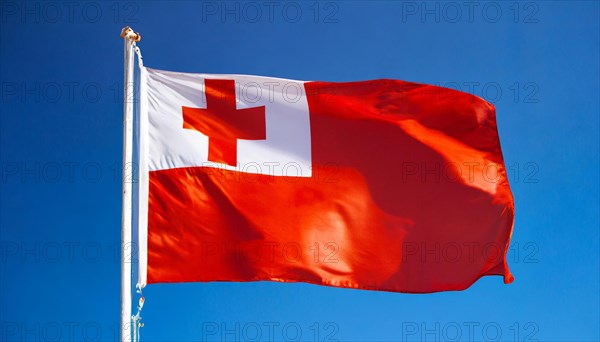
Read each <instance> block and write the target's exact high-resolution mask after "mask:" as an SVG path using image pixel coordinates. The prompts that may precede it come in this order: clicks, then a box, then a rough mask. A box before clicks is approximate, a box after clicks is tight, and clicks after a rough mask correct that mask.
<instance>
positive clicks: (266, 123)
mask: <svg viewBox="0 0 600 342" xmlns="http://www.w3.org/2000/svg"><path fill="white" fill-rule="evenodd" d="M140 78H141V86H140V89H141V90H140V91H141V95H140V101H141V103H140V131H139V132H140V137H139V139H140V141H139V143H140V163H141V164H140V170H141V176H140V208H141V209H140V236H139V241H140V282H141V283H142V284H146V283H148V284H150V283H173V282H209V281H236V282H245V281H261V280H269V281H280V282H305V283H311V284H318V285H328V286H335V287H346V288H355V289H369V290H382V291H394V292H407V293H429V292H437V291H449V290H463V289H466V288H468V287H469V286H471V285H472V284H473V283H474V282H475V281H477V280H478V279H479V278H480V277H482V276H486V275H500V276H503V277H504V282H505V283H510V282H512V279H513V277H512V275H511V273H510V271H509V269H508V265H507V261H506V254H507V251H508V248H509V242H510V237H511V233H512V228H513V217H514V204H513V198H512V194H511V191H510V187H509V183H508V178H507V173H506V169H505V165H504V161H503V156H502V152H501V148H500V142H499V138H498V132H497V127H496V119H495V108H494V106H493V105H491V104H490V103H488V102H486V101H484V100H483V99H481V98H478V97H476V96H473V95H470V94H467V93H463V92H459V91H455V90H451V89H447V88H441V87H437V86H432V85H424V84H418V83H410V82H405V81H398V80H389V79H380V80H372V81H361V82H346V83H330V82H304V81H295V80H288V79H280V78H268V77H258V76H245V75H210V74H192V73H179V72H168V71H161V70H155V69H150V68H144V67H142V72H141V77H140Z"/></svg>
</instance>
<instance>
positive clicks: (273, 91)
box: [142, 68, 311, 177]
mask: <svg viewBox="0 0 600 342" xmlns="http://www.w3.org/2000/svg"><path fill="white" fill-rule="evenodd" d="M145 70H146V72H144V74H145V77H143V79H142V82H145V83H146V92H147V95H146V96H147V101H148V102H147V111H148V119H149V125H148V134H149V140H148V143H149V154H148V163H149V170H150V171H155V170H165V169H172V168H179V167H196V166H211V167H222V168H224V169H227V170H235V171H241V172H248V173H261V174H270V175H274V176H288V175H293V176H304V177H310V175H311V168H310V166H311V149H310V147H311V145H310V124H309V113H308V103H307V99H306V92H305V91H304V82H299V81H291V80H285V79H277V78H267V77H258V76H242V75H207V74H190V73H177V72H168V71H161V70H154V69H148V68H146V69H145ZM205 80H230V81H231V82H229V83H227V82H222V83H215V84H216V86H215V87H212V88H210V87H207V86H206V84H205ZM229 86H231V87H232V89H231V90H233V87H235V102H234V101H233V98H231V99H230V98H228V97H227V91H229V90H230V89H228V87H229ZM213 98H214V101H215V103H214V104H213V103H211V100H212V99H213ZM228 101H230V102H231V103H229V105H231V110H232V113H231V117H230V120H228V121H229V122H230V124H231V125H235V124H236V122H235V121H236V118H237V117H240V119H241V120H242V123H244V124H246V123H247V120H245V117H248V115H249V114H250V113H249V112H248V113H245V112H244V111H243V110H244V109H251V108H253V109H257V110H259V112H258V113H257V115H258V116H263V117H264V118H258V119H259V120H260V119H262V120H264V121H265V123H266V136H264V137H258V138H257V137H250V138H249V139H244V136H243V135H242V136H240V137H238V138H237V139H232V141H230V142H223V143H224V144H228V143H233V144H236V143H237V146H236V150H237V154H236V155H235V156H233V158H235V159H236V164H237V165H236V166H232V165H228V164H225V163H221V162H219V161H215V160H210V158H209V144H211V143H212V141H211V138H214V137H210V136H209V134H210V133H211V131H216V130H218V129H219V128H218V127H216V128H215V127H209V126H210V122H208V123H206V124H204V125H203V124H202V122H201V121H202V119H203V118H202V116H204V115H205V114H204V110H206V109H207V108H208V109H211V108H210V107H211V106H213V105H214V106H216V107H217V110H219V109H223V108H225V107H227V105H228V103H227V102H228ZM217 102H218V103H217ZM184 108H187V110H189V111H190V116H196V118H193V117H192V118H191V119H198V121H199V122H200V124H199V126H200V127H197V128H194V129H183V128H184V123H185V122H184V121H185V120H184V115H183V114H184V112H185V110H184ZM195 109H196V110H195ZM219 115H227V113H219ZM249 126H251V125H249ZM203 128H204V129H205V130H204V131H203ZM240 128H242V127H240ZM263 138H264V139H263ZM298 171H301V174H295V172H296V173H297V172H298Z"/></svg>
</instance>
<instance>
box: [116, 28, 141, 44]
mask: <svg viewBox="0 0 600 342" xmlns="http://www.w3.org/2000/svg"><path fill="white" fill-rule="evenodd" d="M121 38H123V39H125V38H127V39H129V40H131V41H132V42H136V43H137V42H139V41H140V40H142V36H141V35H140V34H139V33H138V32H134V31H133V30H132V29H131V27H129V26H125V27H123V29H122V30H121Z"/></svg>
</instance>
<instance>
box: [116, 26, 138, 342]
mask: <svg viewBox="0 0 600 342" xmlns="http://www.w3.org/2000/svg"><path fill="white" fill-rule="evenodd" d="M121 38H123V40H124V46H125V59H124V62H125V75H124V84H123V86H124V87H123V172H122V175H121V176H122V178H121V181H122V190H123V193H122V210H121V321H120V338H121V341H122V342H128V341H131V328H132V324H131V261H132V260H131V258H132V257H133V253H132V250H133V249H132V244H131V239H132V229H131V224H132V222H131V217H132V176H133V164H132V162H133V160H132V159H133V91H134V87H133V63H134V59H133V57H134V56H133V46H134V44H135V42H138V41H140V38H141V37H140V35H139V34H138V33H136V32H134V31H133V30H132V29H131V28H130V27H128V26H127V27H125V28H123V30H122V31H121ZM128 170H129V171H128Z"/></svg>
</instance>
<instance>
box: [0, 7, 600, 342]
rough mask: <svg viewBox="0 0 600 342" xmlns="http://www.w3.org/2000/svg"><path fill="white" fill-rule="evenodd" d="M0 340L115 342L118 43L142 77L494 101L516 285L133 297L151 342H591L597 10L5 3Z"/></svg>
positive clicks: (162, 290) (246, 287)
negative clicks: (412, 87)
mask: <svg viewBox="0 0 600 342" xmlns="http://www.w3.org/2000/svg"><path fill="white" fill-rule="evenodd" d="M0 9H1V11H0V15H1V17H0V21H1V30H0V44H1V46H0V78H1V86H2V88H1V96H2V97H1V102H0V111H1V125H0V132H1V137H0V141H1V145H0V151H1V156H0V158H1V166H2V169H1V171H2V174H1V180H0V181H1V185H0V186H1V194H0V199H1V207H0V208H1V212H0V232H1V243H2V245H1V247H2V250H1V253H0V254H1V258H2V259H1V263H0V266H1V275H0V299H1V303H2V305H1V306H0V314H1V319H0V320H1V324H2V326H1V329H2V331H1V333H2V340H9V341H12V340H36V339H37V340H42V341H43V340H61V341H68V340H114V338H115V333H116V328H117V325H116V324H117V322H118V319H119V267H120V266H119V262H118V255H117V254H116V252H117V251H118V244H119V239H120V218H121V203H120V200H121V197H120V193H121V183H120V179H119V175H118V170H119V169H120V167H121V144H122V103H121V97H122V95H121V92H122V91H121V90H122V83H123V70H122V69H123V47H122V44H123V43H122V40H121V39H120V38H119V36H118V35H119V33H120V30H121V28H122V27H123V26H125V25H131V26H133V27H134V29H135V30H136V31H139V32H140V33H141V34H142V37H143V39H142V42H141V43H140V47H141V48H142V52H143V54H144V61H145V64H146V65H147V66H150V67H153V68H157V69H165V70H174V71H187V72H205V73H238V74H255V75H266V76H275V77H283V78H292V79H300V80H325V81H350V80H366V79H376V78H395V79H402V80H407V81H414V82H422V83H430V84H439V85H443V86H449V87H451V88H455V89H461V90H463V91H470V92H472V93H474V94H475V95H478V96H481V97H484V98H485V99H487V100H488V101H490V102H493V103H494V105H495V106H496V108H497V120H498V128H499V133H500V138H501V143H502V148H503V152H504V157H505V161H506V164H507V168H508V170H509V175H510V181H511V187H512V190H513V193H514V196H515V205H516V222H515V229H514V235H513V240H512V245H511V251H510V254H509V257H508V260H509V264H510V267H511V271H512V273H513V274H514V275H515V279H516V280H515V282H514V283H513V284H511V285H504V284H503V283H502V279H501V278H500V277H486V278H483V279H481V280H479V281H478V282H477V283H476V284H475V285H473V286H472V287H471V288H469V289H468V290H466V291H462V292H448V293H437V294H427V295H410V294H397V293H385V292H374V291H358V290H349V289H336V288H328V287H319V286H314V285H306V284H280V283H269V282H260V283H206V284H194V283H191V284H170V285H150V286H148V287H147V288H146V289H145V295H146V306H145V309H144V313H143V317H144V322H145V327H144V328H143V329H142V334H143V339H144V340H147V341H150V340H157V341H158V340H171V341H174V340H178V341H179V340H181V341H183V340H186V341H187V340H203V339H204V340H209V341H212V340H221V339H224V338H226V339H227V340H234V341H235V340H236V338H238V339H239V340H243V339H244V338H245V339H247V340H252V339H253V338H255V336H257V334H259V335H260V340H270V339H273V340H285V339H289V340H294V339H295V338H296V336H298V333H301V335H300V339H301V340H303V341H317V340H318V341H323V340H328V339H327V338H329V339H337V340H344V341H346V340H370V341H390V340H411V341H412V340H418V341H435V340H436V339H441V340H444V339H446V340H453V339H454V340H502V341H523V340H525V341H531V340H536V339H537V340H542V341H548V340H553V341H567V340H579V341H593V340H599V339H600V336H599V334H600V332H599V324H598V322H599V321H600V317H599V306H600V298H599V293H600V291H599V269H600V265H599V248H600V246H599V222H598V204H599V197H598V190H599V183H598V182H599V170H598V160H599V137H598V127H599V122H598V117H599V97H598V95H599V90H600V88H599V76H600V75H599V41H600V40H599V36H598V33H599V4H598V2H595V1H543V2H512V1H511V2H477V1H475V2H472V3H466V2H435V1H429V2H421V1H416V2H414V1H404V2H401V1H398V2H393V3H391V2H383V1H375V2H367V1H350V2H341V3H334V2H327V1H321V2H318V3H316V2H312V1H306V2H284V3H279V4H277V5H273V3H271V2H260V1H259V2H252V3H250V4H248V3H245V2H221V1H211V2H204V3H201V2H191V1H181V2H170V1H149V2H123V3H118V2H108V1H107V2H82V3H77V2H36V1H29V2H27V3H22V2H14V1H3V2H2V3H1V4H0Z"/></svg>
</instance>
